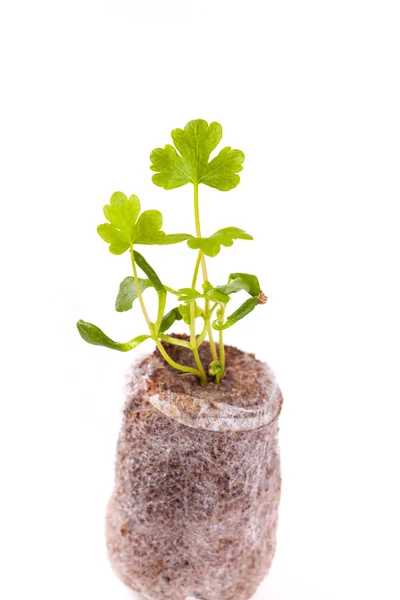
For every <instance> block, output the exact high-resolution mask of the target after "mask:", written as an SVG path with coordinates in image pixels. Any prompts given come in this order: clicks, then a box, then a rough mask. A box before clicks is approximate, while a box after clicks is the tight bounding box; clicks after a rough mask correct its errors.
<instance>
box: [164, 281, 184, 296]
mask: <svg viewBox="0 0 400 600" xmlns="http://www.w3.org/2000/svg"><path fill="white" fill-rule="evenodd" d="M163 285H164V287H165V289H166V290H167V292H170V294H174V296H182V294H181V293H180V292H178V291H177V290H173V289H172V288H170V287H168V286H167V285H165V284H163Z"/></svg>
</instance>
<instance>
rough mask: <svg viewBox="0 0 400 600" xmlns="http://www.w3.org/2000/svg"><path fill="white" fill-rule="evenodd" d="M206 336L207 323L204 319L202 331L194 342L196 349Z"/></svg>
mask: <svg viewBox="0 0 400 600" xmlns="http://www.w3.org/2000/svg"><path fill="white" fill-rule="evenodd" d="M206 336H207V321H206V320H205V319H204V327H203V331H202V332H201V334H200V335H199V337H198V338H197V340H196V343H197V347H198V348H200V346H201V345H202V343H203V342H204V340H205V339H206Z"/></svg>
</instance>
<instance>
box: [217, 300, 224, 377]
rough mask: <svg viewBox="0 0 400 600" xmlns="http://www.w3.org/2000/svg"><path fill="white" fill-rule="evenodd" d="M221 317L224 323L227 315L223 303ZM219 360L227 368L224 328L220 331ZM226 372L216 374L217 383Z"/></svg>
mask: <svg viewBox="0 0 400 600" xmlns="http://www.w3.org/2000/svg"><path fill="white" fill-rule="evenodd" d="M221 311H222V314H221V317H220V322H221V323H223V322H224V315H225V306H224V305H223V304H221ZM219 362H220V363H221V364H222V366H223V368H224V370H225V347H224V332H223V331H222V329H221V330H220V331H219ZM223 374H224V372H222V373H218V374H217V375H216V376H215V383H221V378H222V376H223Z"/></svg>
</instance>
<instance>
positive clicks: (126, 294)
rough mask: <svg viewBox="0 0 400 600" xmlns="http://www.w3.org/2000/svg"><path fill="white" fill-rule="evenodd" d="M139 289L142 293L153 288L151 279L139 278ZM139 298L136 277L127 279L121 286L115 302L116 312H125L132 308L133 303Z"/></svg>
mask: <svg viewBox="0 0 400 600" xmlns="http://www.w3.org/2000/svg"><path fill="white" fill-rule="evenodd" d="M138 281H139V288H140V291H141V292H144V290H145V289H147V288H148V287H151V285H152V284H151V281H150V280H149V279H141V278H140V277H139V278H138ZM137 297H138V291H137V287H136V283H135V279H134V277H125V279H124V280H123V281H121V284H120V286H119V292H118V296H117V299H116V301H115V310H117V311H118V312H125V311H127V310H130V309H131V308H132V304H133V302H134V301H135V300H136V298H137Z"/></svg>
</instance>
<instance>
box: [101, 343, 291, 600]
mask: <svg viewBox="0 0 400 600" xmlns="http://www.w3.org/2000/svg"><path fill="white" fill-rule="evenodd" d="M165 347H166V348H168V351H169V353H170V354H171V356H172V357H173V358H174V360H175V361H177V362H180V363H181V364H186V365H189V366H194V364H193V363H192V359H191V356H190V354H191V353H190V350H188V349H186V348H182V347H177V346H170V345H167V344H166V345H165ZM200 350H201V353H200V355H201V358H202V360H203V364H207V362H210V361H211V357H210V356H209V347H208V345H207V344H203V345H202V346H201V348H200ZM226 359H227V371H226V377H225V378H224V379H223V381H222V383H221V384H220V385H216V384H214V383H210V384H209V385H208V386H207V387H201V386H200V385H199V383H198V381H197V379H196V378H195V377H194V376H192V375H185V374H181V373H179V372H178V371H175V370H174V369H172V368H170V367H169V366H168V365H167V364H166V363H165V362H164V360H163V359H162V357H161V355H160V354H159V353H158V351H156V352H155V353H154V354H152V355H151V356H149V357H148V358H146V359H144V360H142V362H141V363H139V364H136V365H134V367H133V368H132V372H131V373H130V375H129V384H128V392H129V393H128V398H127V402H126V406H125V410H124V421H123V425H122V431H121V434H120V439H119V443H118V453H117V460H116V485H115V490H114V494H113V496H112V498H111V500H110V503H109V507H108V514H107V546H108V552H109V557H110V560H111V563H112V566H113V568H114V570H115V571H116V573H117V575H118V576H119V577H120V579H121V580H122V581H123V582H124V583H125V584H126V585H128V586H129V587H130V588H132V589H133V590H136V591H138V592H140V593H141V594H142V595H143V596H144V597H145V598H147V599H148V600H169V599H171V600H188V599H189V598H191V599H195V600H249V598H251V596H252V595H253V594H254V592H255V591H256V589H257V587H258V585H259V584H260V582H261V581H262V579H263V578H264V577H265V575H266V574H267V572H268V570H269V568H270V566H271V562H272V559H273V556H274V552H275V546H276V529H277V522H278V505H279V498H280V487H281V477H280V461H279V449H278V439H277V437H278V417H279V413H280V410H281V406H282V395H281V392H280V390H279V388H278V386H277V384H276V381H275V378H274V375H273V373H272V371H271V369H270V368H269V367H268V365H266V364H264V363H261V362H259V361H258V360H256V359H255V357H254V356H253V355H250V354H246V353H244V352H241V351H240V350H237V349H236V348H233V347H229V346H228V347H227V348H226Z"/></svg>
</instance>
